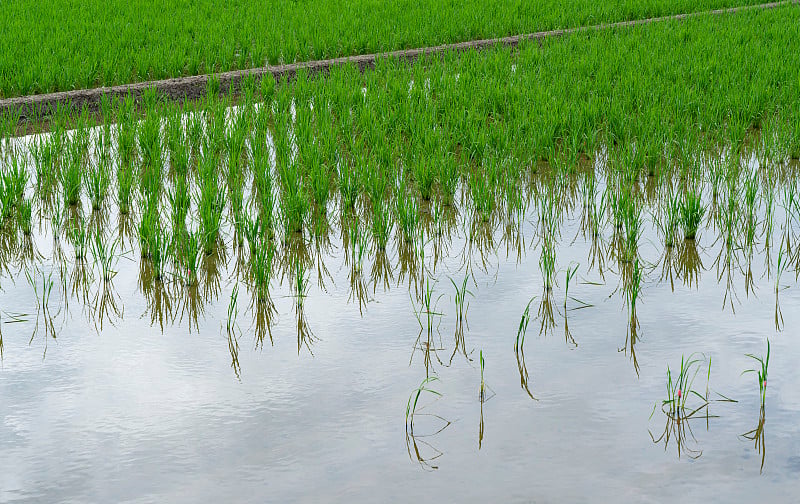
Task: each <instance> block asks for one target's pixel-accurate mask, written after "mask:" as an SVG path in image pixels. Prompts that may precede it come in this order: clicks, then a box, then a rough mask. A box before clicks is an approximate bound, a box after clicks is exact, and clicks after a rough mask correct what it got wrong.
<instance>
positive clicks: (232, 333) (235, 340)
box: [225, 284, 242, 380]
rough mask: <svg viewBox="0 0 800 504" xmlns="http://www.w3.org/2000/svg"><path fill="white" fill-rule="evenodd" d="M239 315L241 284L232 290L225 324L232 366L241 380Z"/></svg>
mask: <svg viewBox="0 0 800 504" xmlns="http://www.w3.org/2000/svg"><path fill="white" fill-rule="evenodd" d="M238 315H239V284H236V285H234V286H233V290H232V291H231V300H230V303H228V320H227V324H226V325H225V333H226V335H227V337H228V350H229V351H230V354H231V367H232V368H233V372H234V373H235V374H236V378H238V379H240V380H241V371H242V368H241V366H239V335H240V334H241V332H242V331H241V329H239V324H237V323H236V317H237V316H238Z"/></svg>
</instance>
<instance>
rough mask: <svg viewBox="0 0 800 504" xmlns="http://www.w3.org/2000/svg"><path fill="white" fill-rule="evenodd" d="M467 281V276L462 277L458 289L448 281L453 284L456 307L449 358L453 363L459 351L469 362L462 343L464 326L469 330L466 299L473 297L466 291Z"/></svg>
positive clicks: (451, 281) (453, 282) (464, 343)
mask: <svg viewBox="0 0 800 504" xmlns="http://www.w3.org/2000/svg"><path fill="white" fill-rule="evenodd" d="M468 281H469V275H464V280H463V281H462V282H461V287H459V286H458V284H456V282H455V281H454V280H453V279H452V278H451V279H450V283H452V284H453V288H454V289H455V291H456V293H455V297H454V302H455V305H456V329H455V346H454V348H453V355H451V356H450V362H453V357H455V355H456V353H457V352H458V351H459V350H460V351H461V353H462V354H464V357H465V358H467V359H468V360H469V357H467V348H466V342H465V341H464V327H465V326H466V328H467V330H469V322H467V310H469V302H467V300H466V299H467V294H469V295H470V296H472V297H473V298H474V297H475V295H474V294H473V293H472V292H471V291H469V290H467V282H468Z"/></svg>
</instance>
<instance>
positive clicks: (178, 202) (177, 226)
mask: <svg viewBox="0 0 800 504" xmlns="http://www.w3.org/2000/svg"><path fill="white" fill-rule="evenodd" d="M168 197H169V203H170V208H171V221H172V234H173V235H174V236H175V237H176V238H180V237H182V236H183V235H184V233H185V232H186V217H187V216H188V214H189V208H190V207H191V204H192V201H191V197H192V196H191V192H189V187H188V185H187V183H186V181H185V179H181V178H178V179H177V180H176V182H175V186H174V188H173V189H172V191H170V193H169V195H168Z"/></svg>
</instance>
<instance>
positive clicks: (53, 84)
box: [0, 0, 763, 98]
mask: <svg viewBox="0 0 800 504" xmlns="http://www.w3.org/2000/svg"><path fill="white" fill-rule="evenodd" d="M758 3H763V0H613V1H610V2H592V1H589V0H547V1H540V2H522V1H520V0H515V1H512V2H505V1H499V0H488V1H487V0H467V1H466V2H451V1H449V0H425V1H423V2H412V1H409V0H394V1H391V2H378V1H376V0H346V1H340V0H317V1H314V2H311V1H308V0H291V1H290V0H270V1H269V2H266V3H264V2H253V1H251V0H233V1H231V2H225V3H219V2H212V1H210V0H198V1H195V2H186V1H184V0H167V1H164V2H153V1H144V2H123V1H120V0H88V1H84V2H80V3H77V2H74V1H71V0H55V1H50V2H46V1H43V0H32V1H28V2H11V3H8V4H7V5H4V6H3V9H2V10H1V11H0V26H3V31H2V33H1V34H0V98H2V97H11V96H17V95H25V94H35V93H42V92H50V91H62V90H68V89H83V88H90V87H95V86H98V85H110V84H120V83H130V82H136V81H142V80H150V79H161V78H168V77H178V76H181V75H197V74H201V73H210V72H217V71H225V70H232V69H240V68H249V67H254V66H262V65H264V64H268V63H269V64H276V63H287V62H293V61H304V60H313V59H322V58H329V57H336V56H345V55H354V54H362V53H370V52H379V51H384V50H392V49H404V48H410V47H421V46H426V45H434V44H441V43H448V42H458V41H464V40H472V39H476V38H487V37H494V36H504V35H509V34H517V33H523V32H533V31H539V30H547V29H552V28H565V27H574V26H582V25H593V24H598V23H602V22H611V21H621V20H628V19H636V18H644V17H650V16H658V15H664V14H670V13H681V12H692V11H701V10H707V9H710V8H718V7H727V6H733V5H750V4H758Z"/></svg>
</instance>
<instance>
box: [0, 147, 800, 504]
mask: <svg viewBox="0 0 800 504" xmlns="http://www.w3.org/2000/svg"><path fill="white" fill-rule="evenodd" d="M95 133H96V132H95ZM35 139H36V137H26V138H21V139H16V140H13V141H11V142H9V143H8V144H7V145H5V150H4V153H5V154H7V153H8V152H11V151H13V150H15V149H17V150H19V151H21V152H27V151H28V148H29V147H30V146H31V145H32V144H33V143H34V142H35ZM721 156H724V153H722V154H721ZM4 159H6V160H8V159H9V157H8V156H7V155H6V157H5V158H4ZM29 161H30V162H29V163H27V164H26V166H28V167H29V168H30V169H31V170H32V166H33V165H34V164H35V162H34V161H33V160H32V159H31V160H29ZM6 162H7V163H8V161H6ZM719 162H721V161H718V160H714V159H706V160H704V161H703V166H704V167H705V168H704V170H705V173H707V174H709V176H708V177H707V178H706V179H705V182H703V185H702V195H703V196H702V200H701V201H699V202H697V204H699V205H700V207H701V208H702V209H703V211H702V212H699V217H700V218H699V225H698V226H697V229H696V233H691V234H694V235H695V236H694V238H693V239H691V237H689V236H685V235H688V234H690V231H691V230H688V229H687V230H686V232H680V233H676V234H675V236H674V238H671V239H666V236H667V235H668V234H669V233H665V229H666V227H665V226H666V225H665V222H667V221H668V220H669V215H670V208H672V209H673V210H674V211H675V212H680V211H681V210H685V209H686V208H687V204H686V201H685V200H683V206H682V207H680V209H679V208H678V207H677V206H675V207H671V206H670V204H669V196H668V195H667V192H669V191H667V190H666V189H665V188H667V187H672V184H673V182H672V181H671V180H669V179H666V180H662V181H660V182H659V183H655V182H653V181H652V180H638V181H632V182H631V183H629V184H628V185H627V186H626V187H627V189H626V188H624V187H622V188H621V185H620V182H619V180H618V179H617V178H616V177H614V176H610V175H609V171H608V170H607V163H608V155H607V152H605V151H601V152H600V153H599V154H598V155H597V156H596V158H595V159H594V160H588V159H585V160H583V162H582V163H581V164H580V165H579V166H578V167H577V168H576V169H575V170H573V171H571V172H570V173H567V174H564V173H559V174H558V175H554V174H553V170H552V169H551V167H549V166H547V165H546V164H545V163H541V165H540V166H538V167H534V168H535V169H532V170H526V175H524V176H522V177H521V178H520V179H519V181H518V183H517V186H516V187H517V189H518V190H517V191H513V192H504V193H502V194H503V195H504V196H503V195H501V196H499V197H498V199H497V200H496V202H495V203H494V204H491V205H489V206H488V208H487V207H486V206H485V205H482V204H480V202H478V201H477V199H478V198H479V197H480V194H479V193H478V192H476V191H474V190H471V189H470V187H469V185H468V184H467V183H466V182H464V181H463V180H462V182H461V183H460V185H459V188H458V190H457V192H456V198H455V200H454V202H453V203H452V204H449V205H447V204H440V203H438V202H437V201H436V200H435V199H432V200H425V199H424V198H419V199H418V200H417V201H416V203H414V206H413V208H411V212H412V213H413V215H414V217H415V219H416V221H415V222H416V224H415V227H414V228H413V229H409V228H408V227H407V226H406V227H404V224H403V223H402V222H406V221H405V220H402V218H401V217H398V218H397V219H396V222H395V224H394V225H393V227H392V228H391V234H390V237H391V239H390V240H389V241H388V245H387V246H386V248H385V250H382V249H380V247H376V246H375V245H374V243H373V239H372V233H371V231H370V230H371V229H372V227H371V221H370V217H369V215H368V213H369V212H366V211H363V208H361V205H360V204H356V205H355V207H354V209H353V210H351V211H350V212H349V213H348V212H343V211H339V210H338V208H339V205H340V202H339V198H340V197H341V196H337V197H336V198H333V199H332V201H331V203H330V210H329V211H328V212H327V214H326V215H325V217H324V218H323V217H320V218H319V219H317V220H315V224H314V225H313V226H312V225H310V224H309V225H307V226H306V227H304V230H303V231H302V232H301V233H293V234H292V233H289V234H285V235H283V234H281V233H276V234H275V236H274V237H272V238H270V239H268V240H266V239H265V240H256V241H254V242H251V241H250V240H249V239H248V238H247V237H245V236H243V233H244V231H242V229H241V227H239V226H237V225H235V223H234V220H233V219H232V218H231V210H229V209H228V208H227V207H226V210H225V212H224V214H223V216H222V226H221V228H220V233H219V240H218V242H217V245H216V246H215V247H214V248H213V250H210V251H209V252H210V253H205V252H204V251H203V250H200V251H199V253H197V259H196V262H195V263H194V264H196V265H195V266H194V268H195V270H192V268H191V266H190V267H187V266H186V265H185V263H183V262H180V261H177V260H172V259H171V258H170V252H169V246H168V245H164V247H163V251H164V252H165V258H164V259H163V261H162V263H163V264H162V263H159V264H154V263H155V262H157V260H158V261H161V259H159V258H158V257H156V256H158V254H156V255H155V256H154V254H153V253H147V254H143V253H142V247H141V245H140V244H141V243H142V242H141V241H140V239H139V235H140V233H141V232H142V231H141V229H142V228H141V217H142V214H143V213H144V212H143V210H142V208H140V207H138V206H137V205H133V207H132V208H131V211H130V212H129V214H128V215H123V214H121V213H120V212H119V209H118V207H117V205H116V203H109V204H106V205H105V206H101V208H99V209H96V210H92V206H93V205H92V203H91V201H90V199H89V192H88V191H85V192H84V194H83V195H82V197H81V201H80V203H79V204H77V205H74V206H65V205H64V202H63V201H59V200H58V198H53V197H47V196H44V195H40V194H39V192H38V189H37V188H36V187H35V185H36V184H35V180H36V177H35V175H34V174H31V176H30V177H29V178H28V179H27V183H26V185H25V194H26V195H27V196H28V197H29V198H30V200H31V201H32V202H33V203H32V207H31V208H30V210H31V212H30V219H29V222H30V224H31V225H30V229H29V232H28V231H26V229H25V225H24V222H25V220H24V219H17V220H18V221H19V222H21V223H22V224H14V225H11V224H9V223H8V222H10V221H7V223H6V225H4V226H3V227H2V238H0V288H1V289H2V290H0V317H2V319H1V320H0V330H1V331H2V333H1V334H2V369H0V398H1V400H0V447H1V448H2V453H3V455H2V457H0V501H2V502H14V503H17V502H342V501H347V502H376V501H377V502H428V501H439V502H472V501H482V502H611V501H614V502H665V501H675V500H686V499H688V500H690V501H694V502H699V501H703V500H705V501H709V502H743V501H747V500H751V499H752V500H756V499H758V500H761V501H763V500H766V501H767V502H794V501H795V498H796V496H797V495H800V422H798V421H797V420H798V418H799V417H798V415H799V414H800V388H798V387H797V386H796V385H797V384H800V368H798V366H797V362H798V359H799V358H800V341H798V340H797V334H796V332H797V329H796V328H797V327H798V326H800V291H799V290H798V288H797V278H798V276H797V275H798V265H799V264H800V255H798V232H799V231H800V227H799V226H798V224H799V221H798V217H800V212H798V207H797V198H798V195H797V193H796V189H795V188H796V187H797V169H798V166H797V162H796V161H791V160H781V161H769V163H768V164H765V161H764V159H760V156H759V155H758V154H757V153H756V152H753V153H748V154H746V155H744V156H743V158H742V159H741V160H739V161H738V162H739V165H740V166H739V168H738V169H737V172H736V173H737V174H736V175H735V176H730V177H728V179H727V182H726V179H725V178H724V177H722V176H720V178H719V179H716V178H715V176H714V174H715V173H718V172H717V171H715V166H717V164H718V163H719ZM514 168H515V167H513V166H511V167H509V168H508V169H514ZM719 173H721V172H719ZM87 184H88V182H87ZM253 185H254V183H253V180H252V177H250V178H246V179H245V184H244V186H245V192H244V194H243V198H244V199H243V201H245V205H244V208H245V210H244V211H245V212H247V211H251V210H252V208H251V205H250V204H249V203H247V202H250V201H252V187H253ZM169 187H172V186H169ZM189 190H190V191H195V190H196V186H195V185H190V186H189ZM59 191H60V189H59V190H55V191H54V192H55V193H58V192H59ZM166 192H167V193H169V190H166ZM498 193H499V191H498ZM676 194H678V193H677V192H676ZM698 194H699V193H698ZM628 198H632V200H631V201H634V200H635V201H636V202H637V204H636V205H633V204H632V203H630V202H628V203H626V201H628ZM112 199H113V198H111V196H109V201H111V200H112ZM199 199H200V198H198V199H193V200H192V201H191V211H190V215H194V210H195V207H196V206H198V205H200V204H201V203H200V202H199ZM163 201H164V202H165V203H164V205H165V210H164V212H163V216H164V217H163V219H164V221H165V222H168V221H169V217H168V216H169V212H170V211H169V208H170V204H169V201H170V199H169V197H167V196H165V197H164V199H163ZM676 201H677V200H676ZM690 203H691V202H690ZM277 206H279V205H278V202H277V201H276V207H277ZM688 207H689V210H691V204H689V205H688ZM248 209H249V210H248ZM406 210H408V208H406V209H405V210H403V211H404V212H405V211H406ZM23 213H24V212H23ZM675 218H676V219H677V218H678V217H677V216H675ZM189 221H190V223H189V224H188V227H189V228H190V229H192V228H194V227H197V226H198V225H199V224H198V223H197V219H196V218H194V217H190V219H189ZM401 221H402V222H401ZM15 222H16V221H15ZM672 227H674V226H672ZM670 229H672V228H670ZM75 230H79V231H75ZM673 231H674V230H673ZM671 232H672V231H670V233H671ZM245 234H246V233H245ZM167 241H168V240H167ZM667 242H670V243H667ZM201 248H202V247H201ZM156 249H158V250H162V249H161V247H160V246H158V247H156ZM265 250H266V252H265ZM265 261H266V262H265ZM256 263H258V264H256ZM256 270H257V271H260V272H261V273H260V274H262V280H261V283H260V284H257V280H254V278H256V276H257V273H255V271H256ZM264 271H266V284H264V281H263V274H264ZM768 349H769V350H768ZM682 360H683V370H682V369H681V367H682ZM751 370H752V371H751ZM767 371H768V373H769V380H767V376H766V374H767Z"/></svg>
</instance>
